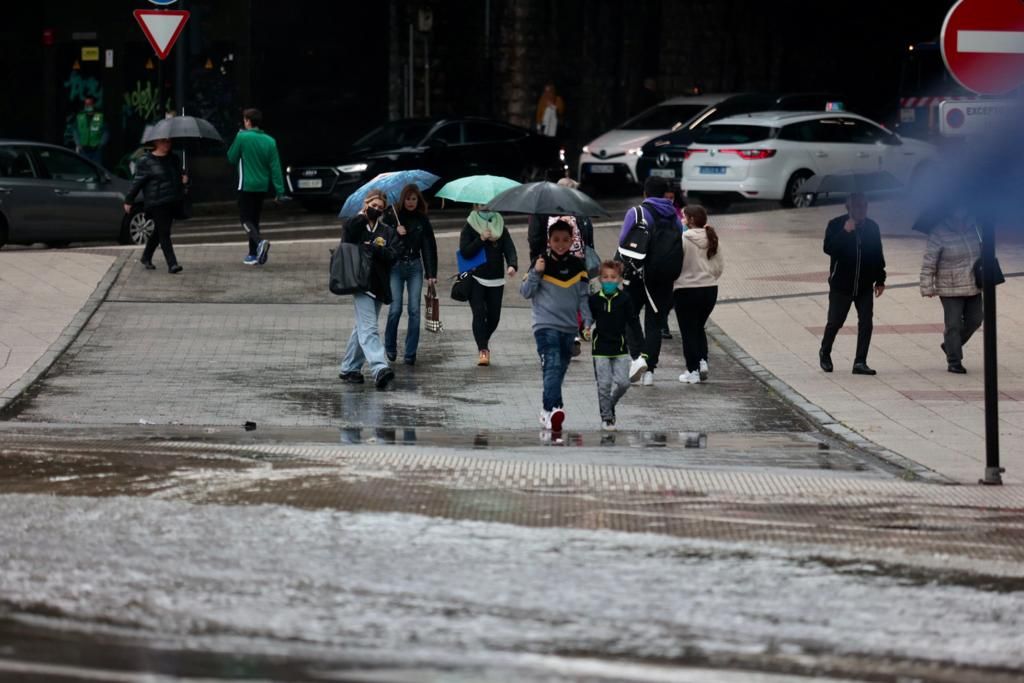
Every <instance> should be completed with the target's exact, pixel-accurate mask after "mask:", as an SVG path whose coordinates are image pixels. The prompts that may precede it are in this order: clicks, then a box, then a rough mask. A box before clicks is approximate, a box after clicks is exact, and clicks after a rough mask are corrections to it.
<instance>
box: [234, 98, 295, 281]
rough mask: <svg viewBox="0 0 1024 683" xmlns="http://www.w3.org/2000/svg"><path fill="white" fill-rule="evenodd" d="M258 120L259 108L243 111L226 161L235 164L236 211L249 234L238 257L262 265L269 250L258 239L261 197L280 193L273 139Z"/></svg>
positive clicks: (278, 160) (281, 182)
mask: <svg viewBox="0 0 1024 683" xmlns="http://www.w3.org/2000/svg"><path fill="white" fill-rule="evenodd" d="M262 123H263V112H261V111H260V110H259V109H246V110H245V111H243V112H242V130H240V131H238V135H236V136H235V141H234V142H232V143H231V148H230V149H229V150H228V161H229V162H231V163H232V164H236V165H237V166H238V212H239V215H240V218H241V221H242V228H244V229H245V232H246V233H247V234H248V235H249V254H248V255H247V256H246V257H245V258H244V259H243V260H242V263H244V264H245V265H247V266H255V265H257V264H259V265H263V264H264V263H266V262H267V254H268V253H269V252H270V242H268V241H267V240H264V239H260V213H261V212H262V211H263V198H264V197H266V196H267V194H268V193H270V192H273V193H274V196H275V197H277V198H278V199H280V198H281V197H283V196H284V177H283V176H282V174H281V158H280V157H279V156H278V154H277V142H276V141H275V140H274V138H272V137H270V136H269V135H267V134H266V133H264V132H263V131H262V130H261V129H260V125H261V124H262Z"/></svg>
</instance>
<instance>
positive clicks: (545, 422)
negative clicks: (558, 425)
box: [540, 410, 551, 429]
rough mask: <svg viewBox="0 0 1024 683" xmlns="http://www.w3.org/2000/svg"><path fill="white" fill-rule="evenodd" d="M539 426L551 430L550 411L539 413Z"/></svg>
mask: <svg viewBox="0 0 1024 683" xmlns="http://www.w3.org/2000/svg"><path fill="white" fill-rule="evenodd" d="M540 426H541V427H543V428H544V429H551V411H550V410H542V411H540Z"/></svg>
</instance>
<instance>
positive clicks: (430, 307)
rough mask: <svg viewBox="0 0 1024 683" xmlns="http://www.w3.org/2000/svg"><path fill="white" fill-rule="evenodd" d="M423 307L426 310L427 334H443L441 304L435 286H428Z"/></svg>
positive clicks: (425, 324) (425, 325)
mask: <svg viewBox="0 0 1024 683" xmlns="http://www.w3.org/2000/svg"><path fill="white" fill-rule="evenodd" d="M423 306H424V308H426V309H427V310H426V313H425V318H424V319H425V320H426V322H425V323H424V327H426V328H427V332H441V331H442V330H443V329H444V324H442V323H441V302H440V301H439V300H438V298H437V289H436V288H435V287H434V285H433V284H430V285H427V293H426V294H424V295H423Z"/></svg>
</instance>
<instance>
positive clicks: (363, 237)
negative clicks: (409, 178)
mask: <svg viewBox="0 0 1024 683" xmlns="http://www.w3.org/2000/svg"><path fill="white" fill-rule="evenodd" d="M378 237H380V238H382V239H383V240H384V244H374V241H375V240H376V238H378ZM342 240H344V241H345V242H349V243H351V244H361V245H364V247H363V248H364V249H368V250H369V251H370V254H371V258H372V259H373V261H372V267H371V269H370V287H369V289H367V291H366V293H367V294H369V295H370V296H372V297H373V298H374V299H376V300H377V301H378V302H380V303H382V304H390V303H391V266H392V264H393V263H394V262H395V249H394V246H393V245H394V241H395V229H394V228H392V227H391V226H390V225H388V224H387V223H385V222H384V221H383V220H378V221H377V225H376V226H374V229H373V230H370V221H369V220H368V219H367V218H366V216H365V215H364V214H361V213H360V214H356V215H355V216H353V217H352V218H351V219H350V220H349V222H348V223H346V224H345V229H344V231H343V233H342ZM366 242H369V243H370V244H365V243H366Z"/></svg>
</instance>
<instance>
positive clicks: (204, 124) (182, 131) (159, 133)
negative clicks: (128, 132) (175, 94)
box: [142, 116, 224, 144]
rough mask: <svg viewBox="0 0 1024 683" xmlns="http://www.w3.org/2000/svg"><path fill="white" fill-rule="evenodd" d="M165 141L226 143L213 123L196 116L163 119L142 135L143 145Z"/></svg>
mask: <svg viewBox="0 0 1024 683" xmlns="http://www.w3.org/2000/svg"><path fill="white" fill-rule="evenodd" d="M165 139H166V140H174V141H186V140H191V141H196V142H210V143H217V142H219V143H223V142H224V140H223V139H222V138H221V137H220V133H218V132H217V129H216V128H214V127H213V124H212V123H210V122H209V121H207V120H206V119H199V118H196V117H195V116H172V117H170V118H167V119H161V120H159V121H157V122H156V123H154V124H153V125H152V126H146V130H145V131H143V133H142V142H143V144H145V143H149V142H153V141H155V140H165Z"/></svg>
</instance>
